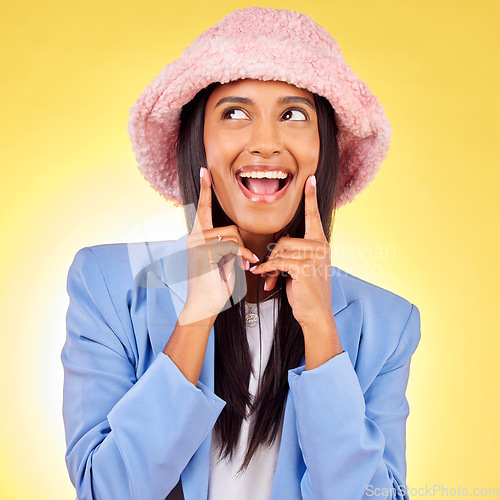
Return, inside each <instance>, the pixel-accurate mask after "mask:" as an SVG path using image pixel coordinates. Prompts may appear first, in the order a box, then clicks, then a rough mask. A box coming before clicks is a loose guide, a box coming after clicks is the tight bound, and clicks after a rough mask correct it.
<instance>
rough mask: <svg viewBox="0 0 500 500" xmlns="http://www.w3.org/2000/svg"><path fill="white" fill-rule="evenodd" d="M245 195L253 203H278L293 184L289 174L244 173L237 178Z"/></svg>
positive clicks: (275, 172) (274, 172)
mask: <svg viewBox="0 0 500 500" xmlns="http://www.w3.org/2000/svg"><path fill="white" fill-rule="evenodd" d="M236 178H237V179H238V184H239V185H240V188H241V191H242V192H243V194H244V195H245V196H246V197H247V198H249V199H251V200H252V201H266V202H270V201H276V200H278V199H279V198H281V197H282V196H283V195H284V194H285V191H286V189H287V187H288V186H289V185H290V182H292V175H291V174H289V173H288V172H281V171H280V172H277V171H273V172H242V173H240V174H238V175H237V176H236Z"/></svg>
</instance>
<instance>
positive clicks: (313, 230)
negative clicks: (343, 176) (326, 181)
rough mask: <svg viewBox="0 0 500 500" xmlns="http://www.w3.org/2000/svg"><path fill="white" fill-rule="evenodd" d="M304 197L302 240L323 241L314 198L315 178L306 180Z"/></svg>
mask: <svg viewBox="0 0 500 500" xmlns="http://www.w3.org/2000/svg"><path fill="white" fill-rule="evenodd" d="M304 196H305V203H304V208H305V226H306V230H305V234H304V239H309V240H316V241H323V240H326V236H325V232H324V231H323V224H322V223H321V215H320V213H319V208H318V199H317V198H316V176H314V175H311V176H310V177H308V178H307V181H306V186H305V189H304Z"/></svg>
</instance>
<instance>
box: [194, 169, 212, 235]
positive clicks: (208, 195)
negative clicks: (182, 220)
mask: <svg viewBox="0 0 500 500" xmlns="http://www.w3.org/2000/svg"><path fill="white" fill-rule="evenodd" d="M211 186H212V182H211V180H210V174H209V172H208V169H206V168H205V167H201V168H200V198H199V199H198V208H197V210H196V217H195V220H194V226H193V233H200V232H202V231H206V230H207V229H212V228H213V227H214V226H213V223H212V189H211Z"/></svg>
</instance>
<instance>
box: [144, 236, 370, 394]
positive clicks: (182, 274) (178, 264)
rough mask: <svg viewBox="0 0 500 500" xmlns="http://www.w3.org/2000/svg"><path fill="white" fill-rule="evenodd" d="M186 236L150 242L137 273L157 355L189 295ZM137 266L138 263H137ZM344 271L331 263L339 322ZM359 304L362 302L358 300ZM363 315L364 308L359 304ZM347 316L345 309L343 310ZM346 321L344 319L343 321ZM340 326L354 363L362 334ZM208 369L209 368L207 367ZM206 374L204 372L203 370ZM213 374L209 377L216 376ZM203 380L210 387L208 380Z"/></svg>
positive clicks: (344, 304)
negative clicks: (145, 262)
mask: <svg viewBox="0 0 500 500" xmlns="http://www.w3.org/2000/svg"><path fill="white" fill-rule="evenodd" d="M186 238H187V235H184V236H183V237H182V238H180V239H178V240H175V241H167V242H157V243H146V244H145V245H146V249H145V250H144V249H143V250H142V254H143V262H144V260H145V257H144V256H145V255H147V259H148V261H149V263H148V264H146V265H143V266H142V267H141V270H140V271H139V272H138V273H137V274H136V283H137V284H139V285H141V286H144V287H146V288H147V300H148V306H147V310H148V328H149V334H150V340H151V345H152V348H153V353H154V355H155V356H156V355H157V354H158V353H159V352H160V351H162V350H163V348H164V347H165V344H166V342H167V341H168V338H169V336H170V334H171V333H172V331H173V329H174V327H175V324H176V321H177V316H178V315H179V313H180V312H181V311H182V309H183V307H184V304H185V302H186V297H187V273H188V270H187V256H186ZM136 268H137V266H136ZM343 273H344V271H342V270H340V269H339V268H337V267H334V266H332V267H331V289H332V311H333V314H334V315H335V317H336V321H337V322H338V321H339V319H340V318H337V315H338V314H339V313H341V312H342V311H344V309H346V308H347V309H350V307H349V306H350V305H351V304H352V302H351V304H348V303H347V299H346V295H345V292H344V289H343V287H342V274H343ZM358 306H359V304H358ZM355 309H356V311H357V313H356V314H355V316H359V320H360V321H361V319H362V310H361V309H360V308H359V307H355ZM350 313H351V314H352V313H354V311H350ZM342 316H344V313H343V314H342ZM342 322H343V321H342ZM337 326H338V325H337ZM338 330H339V336H340V339H341V342H342V346H343V348H344V350H345V351H347V352H348V353H349V356H350V358H351V361H352V362H353V364H354V363H355V361H356V357H357V351H358V343H359V335H355V334H353V331H352V329H350V330H341V329H340V328H339V329H338ZM207 371H210V370H208V368H207ZM202 375H203V374H202ZM212 378H213V375H212V376H211V377H209V379H212ZM202 382H203V383H204V384H205V385H207V386H208V387H210V384H207V383H206V382H209V381H208V380H202Z"/></svg>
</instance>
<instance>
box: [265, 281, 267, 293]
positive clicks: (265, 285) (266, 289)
mask: <svg viewBox="0 0 500 500" xmlns="http://www.w3.org/2000/svg"><path fill="white" fill-rule="evenodd" d="M264 292H267V281H264Z"/></svg>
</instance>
